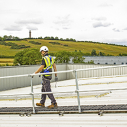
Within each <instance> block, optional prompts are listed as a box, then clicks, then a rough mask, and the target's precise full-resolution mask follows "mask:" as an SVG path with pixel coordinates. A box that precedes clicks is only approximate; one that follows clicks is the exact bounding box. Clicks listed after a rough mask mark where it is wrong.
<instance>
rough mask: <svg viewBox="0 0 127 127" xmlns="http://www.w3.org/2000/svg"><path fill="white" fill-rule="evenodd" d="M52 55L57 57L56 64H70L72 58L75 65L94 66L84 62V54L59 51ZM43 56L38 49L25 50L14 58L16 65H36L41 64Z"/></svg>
mask: <svg viewBox="0 0 127 127" xmlns="http://www.w3.org/2000/svg"><path fill="white" fill-rule="evenodd" d="M50 55H54V56H55V61H56V63H69V61H70V59H71V58H72V62H73V63H84V64H94V61H89V62H87V63H85V62H84V60H85V58H84V57H83V55H82V52H68V51H59V52H57V53H54V54H52V53H50ZM41 60H42V56H41V53H40V52H38V49H24V50H23V51H20V52H18V53H17V54H16V55H15V57H14V65H35V64H41Z"/></svg>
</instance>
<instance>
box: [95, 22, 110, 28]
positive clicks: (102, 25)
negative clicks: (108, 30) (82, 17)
mask: <svg viewBox="0 0 127 127" xmlns="http://www.w3.org/2000/svg"><path fill="white" fill-rule="evenodd" d="M110 25H111V23H102V22H96V23H93V27H94V28H96V27H108V26H110Z"/></svg>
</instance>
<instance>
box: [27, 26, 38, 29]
mask: <svg viewBox="0 0 127 127" xmlns="http://www.w3.org/2000/svg"><path fill="white" fill-rule="evenodd" d="M27 29H28V30H38V28H37V27H34V26H27Z"/></svg>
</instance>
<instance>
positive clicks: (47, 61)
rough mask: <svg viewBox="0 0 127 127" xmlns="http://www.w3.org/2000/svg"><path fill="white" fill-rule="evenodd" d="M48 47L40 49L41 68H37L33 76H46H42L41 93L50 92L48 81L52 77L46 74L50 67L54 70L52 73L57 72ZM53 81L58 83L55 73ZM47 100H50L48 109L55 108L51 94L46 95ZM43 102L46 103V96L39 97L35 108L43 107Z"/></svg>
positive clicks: (50, 70) (55, 104)
mask: <svg viewBox="0 0 127 127" xmlns="http://www.w3.org/2000/svg"><path fill="white" fill-rule="evenodd" d="M48 51H49V49H48V47H46V46H42V47H41V48H40V52H41V55H42V63H41V66H40V67H39V68H38V70H37V71H36V72H35V74H37V73H39V72H42V73H47V74H46V75H43V76H42V89H41V91H42V92H51V86H50V80H51V79H52V75H51V74H48V72H52V66H53V69H54V72H56V71H57V69H56V64H55V62H54V59H53V57H52V56H50V55H49V54H48ZM55 81H58V77H57V73H55ZM47 95H48V97H49V99H50V100H51V105H49V106H48V108H49V109H51V108H57V107H58V106H57V103H56V100H55V98H54V95H53V94H47ZM45 101H46V94H42V95H41V101H40V103H36V105H37V106H41V107H45Z"/></svg>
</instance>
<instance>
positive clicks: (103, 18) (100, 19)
mask: <svg viewBox="0 0 127 127" xmlns="http://www.w3.org/2000/svg"><path fill="white" fill-rule="evenodd" d="M92 20H97V21H102V20H103V21H105V20H107V18H106V17H96V18H92Z"/></svg>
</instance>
